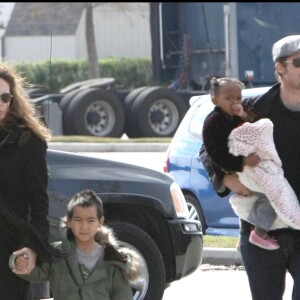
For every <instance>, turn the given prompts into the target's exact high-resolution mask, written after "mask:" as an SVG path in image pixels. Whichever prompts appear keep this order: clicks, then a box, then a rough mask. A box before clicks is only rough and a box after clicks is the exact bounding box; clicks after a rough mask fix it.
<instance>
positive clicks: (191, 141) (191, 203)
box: [164, 87, 270, 236]
mask: <svg viewBox="0 0 300 300" xmlns="http://www.w3.org/2000/svg"><path fill="white" fill-rule="evenodd" d="M269 88H270V87H260V88H251V89H244V90H243V91H242V95H243V98H245V97H249V96H257V95H262V94H264V93H265V92H266V91H267V90H268V89H269ZM213 107H214V105H213V103H212V102H211V97H210V95H209V94H207V95H201V96H194V97H192V98H191V99H190V108H189V110H188V112H187V113H186V115H185V117H184V118H183V120H182V122H181V124H180V125H179V127H178V129H177V131H176V133H175V135H174V137H173V139H172V141H171V143H170V145H169V148H168V150H167V158H166V162H165V166H164V172H165V173H168V174H169V175H170V176H171V177H172V178H173V179H174V180H175V181H176V182H177V183H178V184H179V186H180V188H181V190H182V192H183V194H184V196H185V199H186V202H187V204H188V208H189V212H190V219H195V220H199V221H200V222H201V224H202V231H203V233H204V234H206V235H224V236H238V235H239V218H238V217H237V215H236V214H235V213H234V211H233V209H232V208H231V205H230V203H229V201H228V199H229V197H230V195H228V196H227V197H223V198H221V197H219V196H218V195H217V194H216V193H215V191H214V190H213V188H212V186H211V184H210V182H209V179H208V176H207V174H206V171H205V169H204V168H203V165H202V163H201V161H200V158H199V150H200V148H201V146H202V126H203V121H204V120H205V118H206V116H207V115H208V113H209V112H210V111H211V110H212V109H213Z"/></svg>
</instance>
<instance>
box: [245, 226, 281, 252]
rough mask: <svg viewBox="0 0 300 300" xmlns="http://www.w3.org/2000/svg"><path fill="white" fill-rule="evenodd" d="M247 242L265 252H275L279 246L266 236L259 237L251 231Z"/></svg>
mask: <svg viewBox="0 0 300 300" xmlns="http://www.w3.org/2000/svg"><path fill="white" fill-rule="evenodd" d="M249 242H250V243H251V244H254V245H256V246H258V247H260V248H263V249H266V250H277V249H278V248H279V247H280V246H279V244H278V242H277V241H276V240H274V239H272V238H271V237H270V236H268V235H264V236H263V237H261V236H259V235H258V234H257V233H256V232H255V231H254V230H252V231H251V233H250V237H249Z"/></svg>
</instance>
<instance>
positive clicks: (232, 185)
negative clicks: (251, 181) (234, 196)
mask: <svg viewBox="0 0 300 300" xmlns="http://www.w3.org/2000/svg"><path fill="white" fill-rule="evenodd" d="M223 184H224V185H225V186H226V187H227V188H229V189H230V190H231V191H232V192H235V193H238V194H240V195H243V196H249V195H250V194H251V192H250V191H249V190H248V189H247V188H246V187H245V186H244V185H243V184H242V183H241V182H240V180H239V176H238V175H237V174H236V173H233V174H227V175H225V176H224V178H223Z"/></svg>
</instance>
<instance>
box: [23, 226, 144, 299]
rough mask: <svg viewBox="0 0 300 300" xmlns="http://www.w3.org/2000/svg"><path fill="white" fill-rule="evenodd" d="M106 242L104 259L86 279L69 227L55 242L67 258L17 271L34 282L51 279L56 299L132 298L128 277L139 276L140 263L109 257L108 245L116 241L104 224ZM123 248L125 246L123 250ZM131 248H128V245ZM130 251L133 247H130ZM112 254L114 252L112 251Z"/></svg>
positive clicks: (103, 231) (103, 233)
mask: <svg viewBox="0 0 300 300" xmlns="http://www.w3.org/2000/svg"><path fill="white" fill-rule="evenodd" d="M101 231H102V232H101V235H102V236H101V241H103V239H104V242H105V243H103V245H104V261H102V262H100V261H98V262H97V264H96V266H95V268H94V270H93V272H92V274H91V275H90V276H89V278H88V279H86V280H84V279H83V277H82V274H81V271H80V269H79V266H78V263H77V261H76V258H75V256H74V254H73V253H75V244H74V242H72V241H70V240H69V239H68V238H67V234H66V232H67V230H64V231H63V232H62V239H61V241H60V242H55V243H53V246H54V247H55V248H57V249H61V250H62V251H64V252H66V253H68V256H67V258H66V259H58V260H57V261H55V262H53V263H52V264H49V263H44V264H42V265H41V266H39V267H36V268H35V269H33V271H32V272H31V273H30V274H28V275H18V276H20V277H22V278H23V279H26V280H28V281H31V282H40V281H50V289H51V291H52V293H53V296H54V299H55V300H99V299H101V300H127V299H128V300H132V298H133V294H132V290H131V288H130V284H129V282H128V279H136V277H137V276H138V275H139V272H140V270H139V267H140V264H139V263H137V261H135V262H134V263H132V260H131V262H129V261H128V262H127V263H123V262H121V261H116V260H107V259H106V258H105V251H106V249H107V248H108V247H107V245H110V246H111V245H112V244H111V243H110V242H113V243H115V240H114V237H113V235H112V232H111V230H110V229H108V228H107V227H105V226H102V228H101ZM123 250H124V248H123V247H122V252H123ZM128 250H129V249H128ZM129 252H130V251H129ZM110 256H111V255H110Z"/></svg>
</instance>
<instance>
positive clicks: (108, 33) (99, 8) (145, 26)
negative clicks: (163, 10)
mask: <svg viewBox="0 0 300 300" xmlns="http://www.w3.org/2000/svg"><path fill="white" fill-rule="evenodd" d="M94 4H96V6H95V8H94V11H93V13H94V25H95V37H96V44H97V53H98V58H99V59H101V58H105V57H109V56H113V57H125V58H137V57H149V58H150V57H151V38H150V23H149V3H148V2H117V3H112V2H103V3H101V2H99V3H98V2H94ZM50 56H51V58H52V59H84V58H86V57H87V51H86V39H85V3H84V2H71V3H70V2H69V3H68V2H58V3H54V2H45V3H42V2H16V3H15V6H14V9H13V11H12V13H11V17H10V19H9V22H8V24H7V27H6V30H5V33H4V35H3V37H2V59H3V60H5V61H9V62H16V63H17V62H22V61H45V60H49V58H50Z"/></svg>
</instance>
